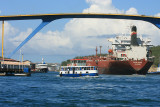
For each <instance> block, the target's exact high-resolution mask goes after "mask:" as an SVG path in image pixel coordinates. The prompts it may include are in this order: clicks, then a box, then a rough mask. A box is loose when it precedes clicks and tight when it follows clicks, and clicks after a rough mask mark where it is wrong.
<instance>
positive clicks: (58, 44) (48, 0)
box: [0, 0, 160, 63]
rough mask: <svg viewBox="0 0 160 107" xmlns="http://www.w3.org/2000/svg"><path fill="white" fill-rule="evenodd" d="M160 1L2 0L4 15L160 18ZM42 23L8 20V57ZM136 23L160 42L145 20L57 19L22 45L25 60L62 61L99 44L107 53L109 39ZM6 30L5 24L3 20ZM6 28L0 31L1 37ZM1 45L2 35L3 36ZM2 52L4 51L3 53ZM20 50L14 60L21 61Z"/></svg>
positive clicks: (89, 51)
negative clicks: (129, 15)
mask: <svg viewBox="0 0 160 107" xmlns="http://www.w3.org/2000/svg"><path fill="white" fill-rule="evenodd" d="M159 4H160V1H159V0H154V1H153V0H23V1H22V0H1V3H0V16H4V15H24V14H49V13H52V14H54V13H106V14H107V13H113V14H115V13H116V14H131V15H149V16H158V17H160V6H159ZM40 23H41V20H23V21H5V32H4V35H5V37H4V56H8V55H9V54H10V53H11V52H12V51H13V50H14V49H15V48H16V47H17V46H18V45H19V44H20V43H21V42H22V41H23V40H24V39H25V38H26V37H27V36H29V34H30V33H31V32H32V31H33V30H34V29H35V28H36V27H37V26H38V25H39V24H40ZM131 25H136V26H137V29H138V35H142V36H144V37H147V38H151V40H152V42H151V43H152V44H153V45H155V46H156V45H160V42H159V40H158V39H159V37H160V30H159V29H158V28H157V27H155V26H154V25H152V24H150V23H148V22H144V21H135V20H134V21H133V20H122V19H116V20H115V19H59V20H56V21H53V22H52V23H50V24H49V25H47V26H46V27H45V28H43V29H42V30H41V31H40V32H39V33H37V34H36V35H35V36H34V37H33V38H32V39H31V40H30V41H29V42H28V43H27V44H25V45H24V46H23V47H22V48H21V53H23V55H24V60H30V61H32V62H41V59H42V58H44V60H45V62H46V63H57V62H58V63H61V62H62V61H64V60H67V59H71V58H74V57H75V56H85V55H93V54H95V48H96V46H97V47H99V46H102V53H107V50H108V49H109V48H110V45H111V43H109V42H108V41H107V38H112V37H115V36H117V35H118V34H125V33H127V34H130V29H129V26H131ZM0 29H2V23H0ZM1 35H2V31H1V30H0V36H1ZM0 44H1V38H0ZM0 54H1V53H0ZM20 57H21V56H20V51H18V52H17V53H16V54H15V55H14V56H13V57H11V58H13V59H16V60H20Z"/></svg>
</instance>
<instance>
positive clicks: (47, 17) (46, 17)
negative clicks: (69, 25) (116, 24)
mask: <svg viewBox="0 0 160 107" xmlns="http://www.w3.org/2000/svg"><path fill="white" fill-rule="evenodd" d="M63 18H101V19H107V18H108V19H130V20H141V21H146V22H150V23H152V24H154V25H155V26H156V27H158V28H159V29H160V17H152V16H145V15H126V14H98V13H64V14H37V15H12V16H0V21H13V20H36V19H41V20H42V22H41V23H40V25H39V26H38V27H37V28H36V29H35V30H34V31H33V32H32V33H31V34H30V35H29V36H28V37H27V38H26V39H25V40H24V41H23V42H22V43H21V44H20V45H19V46H18V47H17V48H16V49H15V50H14V51H13V52H12V53H11V54H10V55H9V56H8V58H10V57H12V56H13V55H14V54H15V53H16V52H17V51H18V50H19V49H20V48H21V47H22V46H23V45H24V44H26V43H27V42H28V41H29V40H30V39H31V38H32V37H33V36H34V35H35V34H36V33H37V32H39V31H40V30H41V29H42V28H43V27H44V26H46V25H47V24H49V23H50V22H52V21H54V20H57V19H63ZM3 27H4V22H3V23H2V49H3V34H4V33H3V31H4V30H3V29H4V28H3ZM2 53H3V50H2ZM2 57H3V54H2Z"/></svg>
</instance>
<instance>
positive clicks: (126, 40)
mask: <svg viewBox="0 0 160 107" xmlns="http://www.w3.org/2000/svg"><path fill="white" fill-rule="evenodd" d="M135 35H136V33H135V32H133V36H135ZM108 41H110V42H112V47H111V48H112V51H113V53H112V54H113V56H115V57H117V58H119V60H130V59H131V60H141V59H145V60H147V59H149V58H150V54H151V51H150V47H151V46H152V45H151V39H150V38H142V36H140V37H136V42H137V45H132V44H131V36H130V35H128V36H127V35H120V36H116V37H115V38H110V39H108Z"/></svg>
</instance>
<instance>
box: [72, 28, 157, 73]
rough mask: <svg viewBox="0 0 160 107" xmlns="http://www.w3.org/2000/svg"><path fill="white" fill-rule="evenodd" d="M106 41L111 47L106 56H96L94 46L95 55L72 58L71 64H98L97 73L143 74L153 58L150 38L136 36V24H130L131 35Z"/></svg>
mask: <svg viewBox="0 0 160 107" xmlns="http://www.w3.org/2000/svg"><path fill="white" fill-rule="evenodd" d="M108 41H110V42H112V48H111V49H109V50H108V53H109V54H108V55H107V56H105V57H102V56H97V48H96V56H94V57H88V58H85V59H72V60H71V61H72V64H74V65H78V64H83V65H84V63H85V64H86V65H87V66H98V72H99V74H116V75H131V74H143V75H145V74H146V73H147V72H148V70H149V68H150V67H151V65H152V64H153V60H154V57H152V56H151V53H152V52H151V50H150V47H151V46H152V45H151V44H150V42H151V40H150V39H148V38H146V39H143V38H142V36H141V37H137V28H136V26H132V28H131V36H126V35H120V36H117V37H115V38H110V39H108Z"/></svg>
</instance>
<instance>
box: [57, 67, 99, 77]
mask: <svg viewBox="0 0 160 107" xmlns="http://www.w3.org/2000/svg"><path fill="white" fill-rule="evenodd" d="M59 75H60V76H61V77H62V76H64V77H81V76H98V70H97V67H96V66H61V70H60V72H59Z"/></svg>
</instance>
